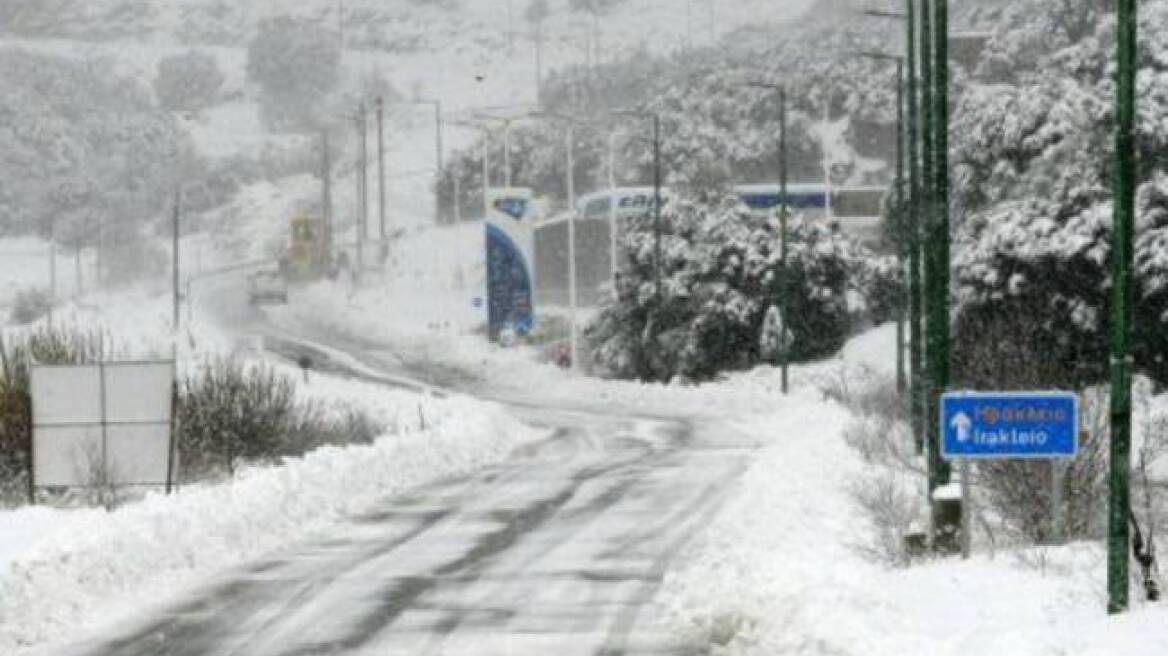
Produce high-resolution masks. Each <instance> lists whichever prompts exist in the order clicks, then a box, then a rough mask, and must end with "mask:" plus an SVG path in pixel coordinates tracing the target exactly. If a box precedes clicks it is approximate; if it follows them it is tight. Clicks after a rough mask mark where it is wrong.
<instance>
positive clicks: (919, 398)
mask: <svg viewBox="0 0 1168 656" xmlns="http://www.w3.org/2000/svg"><path fill="white" fill-rule="evenodd" d="M906 4H907V9H906V12H905V13H906V22H907V30H906V31H907V33H908V44H907V47H908V49H907V52H906V53H905V54H906V55H907V56H908V81H907V90H908V184H909V194H908V201H909V207H908V213H909V231H910V234H909V239H908V247H909V257H908V269H909V271H908V279H909V282H908V293H909V329H908V343H909V369H910V371H911V373H912V378H911V384H912V389H911V390H910V393H909V396H910V404H911V407H912V410H911V412H910V415H911V417H912V428H913V438H914V439H915V440H916V447H917V453H924V451H925V435H924V432H923V429H924V420H923V418H922V414H921V408H922V407H923V404H924V389H925V387H924V377H923V371H922V368H921V359H922V358H921V355H922V353H923V351H924V349H922V348H921V344H922V343H921V310H922V308H921V169H920V166H921V151H920V136H921V134H920V131H919V130H920V105H919V104H917V103H918V102H919V101H920V99H919V97H918V96H917V55H916V52H917V45H916V40H917V35H916V21H917V17H916V1H915V0H906Z"/></svg>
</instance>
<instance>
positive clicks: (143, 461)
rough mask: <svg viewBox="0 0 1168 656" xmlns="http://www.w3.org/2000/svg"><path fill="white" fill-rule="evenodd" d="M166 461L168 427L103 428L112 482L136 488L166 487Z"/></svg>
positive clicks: (143, 425) (146, 425)
mask: <svg viewBox="0 0 1168 656" xmlns="http://www.w3.org/2000/svg"><path fill="white" fill-rule="evenodd" d="M169 458H170V424H127V425H121V426H118V425H110V426H108V427H107V428H106V463H107V465H106V466H107V469H108V471H109V473H110V475H111V477H112V478H113V479H114V480H117V481H123V482H126V483H135V484H138V485H166V474H167V469H168V467H167V461H168V460H169Z"/></svg>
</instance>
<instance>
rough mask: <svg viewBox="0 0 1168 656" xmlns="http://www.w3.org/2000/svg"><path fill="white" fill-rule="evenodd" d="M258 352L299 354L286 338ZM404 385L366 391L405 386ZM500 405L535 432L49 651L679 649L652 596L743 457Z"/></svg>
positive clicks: (276, 654) (288, 653) (346, 368)
mask: <svg viewBox="0 0 1168 656" xmlns="http://www.w3.org/2000/svg"><path fill="white" fill-rule="evenodd" d="M266 330H268V331H269V332H270V331H271V330H272V327H271V326H267V327H266ZM270 336H275V335H270ZM313 337H314V338H317V339H319V337H320V336H319V335H317V336H313ZM338 343H342V344H343V340H338ZM273 344H276V347H277V349H282V350H289V349H291V350H293V351H294V350H295V349H297V348H312V347H311V346H310V345H306V344H307V342H305V341H304V339H303V336H302V335H285V336H284V339H283V341H281V340H280V339H276V340H274V341H273ZM297 345H299V346H297ZM329 348H330V349H336V348H338V347H337V346H336V345H335V344H330V345H329ZM340 348H346V347H345V346H341V347H340ZM347 348H349V349H353V348H354V347H353V346H352V345H351V344H350V345H349V346H348V347H347ZM382 348H383V349H384V348H385V347H384V346H383V347H382ZM333 352H334V353H335V350H334V351H333ZM346 353H349V354H350V355H351V357H352V358H353V359H354V360H358V361H360V362H361V363H362V365H363V366H362V367H360V369H359V370H358V369H356V368H353V367H352V366H351V365H350V364H347V363H345V362H338V361H336V359H335V358H329V356H328V353H327V352H323V351H320V350H317V351H315V352H314V356H315V357H316V358H317V361H318V363H319V364H320V365H321V366H322V368H327V369H329V370H330V371H332V372H333V373H337V374H347V375H353V376H355V377H361V378H365V379H366V380H375V381H376V379H377V377H378V375H379V374H378V373H377V372H380V371H382V370H384V369H387V368H388V366H387V365H386V364H385V363H384V360H383V359H379V358H373V357H370V356H368V354H364V353H362V352H360V351H356V350H349V351H346ZM287 355H290V353H288V354H287ZM321 359H325V360H329V361H328V362H320V360H321ZM416 373H417V372H402V371H392V370H386V371H384V377H385V379H384V380H382V381H376V382H382V383H384V384H387V385H398V384H403V381H405V383H404V384H407V385H408V384H409V383H408V380H409V376H410V375H411V374H416ZM421 384H426V381H423V382H422V383H421ZM512 411H513V412H515V413H516V414H517V415H519V416H520V417H521V418H523V419H524V420H525V421H527V422H530V423H533V424H538V425H541V426H546V427H549V428H551V429H552V436H551V437H550V438H549V439H546V440H544V441H542V442H539V443H536V444H534V445H531V446H528V447H525V448H524V449H522V450H521V451H520V452H519V453H516V457H514V458H513V459H511V460H510V461H509V462H507V463H504V464H501V465H498V466H495V467H491V468H489V469H487V470H485V471H482V472H479V473H477V474H475V475H472V476H467V477H463V478H458V479H453V480H445V481H442V482H439V483H437V484H433V485H430V486H427V487H423V488H420V489H417V490H414V491H413V492H412V493H410V494H409V495H408V496H404V497H394V498H387V499H385V500H384V502H383V503H382V504H380V505H379V506H378V507H377V508H375V509H373V510H371V511H370V512H368V513H367V514H365V515H363V516H358V517H353V518H351V520H350V521H348V522H347V523H346V524H345V525H343V526H341V527H339V528H338V529H337V530H336V531H335V532H334V533H333V534H332V535H331V536H330V537H329V538H328V539H323V540H314V541H310V542H306V543H304V544H299V545H290V546H289V547H288V548H287V549H286V550H284V551H282V552H281V553H279V554H276V555H273V556H271V557H270V558H268V559H266V560H263V561H262V562H256V563H252V564H251V565H249V566H247V567H245V568H241V569H239V570H236V571H232V572H228V573H226V574H224V575H222V576H221V577H219V578H218V579H217V580H216V581H215V582H213V583H210V584H207V585H206V586H204V587H202V588H200V589H197V590H193V591H191V592H189V593H187V594H186V595H185V596H183V597H181V598H176V599H174V600H172V601H171V602H168V603H167V604H166V605H165V606H163V607H162V608H161V610H157V611H155V612H154V614H153V615H151V616H148V617H144V618H141V619H138V620H135V621H132V622H129V623H123V624H122V625H121V626H120V627H119V628H118V629H116V630H113V631H111V632H109V633H107V634H103V635H102V636H101V637H100V638H98V639H90V640H87V641H86V644H84V645H79V646H75V647H73V648H71V649H68V650H65V651H63V652H61V653H62V656H310V655H325V654H328V655H334V654H343V655H350V654H352V655H366V654H367V655H370V656H372V655H374V654H376V655H379V656H385V655H397V654H401V655H409V656H419V655H450V656H455V655H467V656H470V655H474V656H495V655H498V656H511V655H516V656H518V655H526V654H533V655H534V654H539V655H547V654H555V655H556V656H570V655H575V654H580V655H616V654H688V653H696V652H697V646H690V645H686V644H685V643H684V642H683V641H682V640H681V638H680V637H679V636H677V635H675V634H673V633H671V632H670V630H669V629H668V628H667V627H666V625H665V624H664V623H663V622H662V619H661V617H660V615H659V611H658V609H657V606H655V605H654V604H653V603H652V602H653V600H654V597H655V595H656V593H657V590H658V588H659V586H660V583H661V581H662V577H663V575H664V572H665V570H666V568H667V566H668V564H669V563H670V561H671V559H672V558H673V557H674V556H675V555H676V554H677V552H678V550H679V549H680V548H681V547H682V546H683V545H684V543H685V542H686V541H687V540H688V539H689V538H690V537H691V536H692V535H693V534H694V532H695V531H696V530H697V529H698V528H699V527H701V526H703V525H704V524H705V523H706V522H707V521H708V519H709V517H710V515H711V514H712V513H713V512H714V511H716V509H717V507H718V505H719V503H720V500H721V496H722V494H723V492H724V491H725V490H726V488H727V487H728V485H729V483H730V482H732V481H733V480H734V479H735V478H736V477H737V476H738V475H739V474H740V473H741V471H742V469H743V468H744V465H745V463H746V459H747V457H748V456H749V454H750V452H751V450H752V446H751V445H750V444H748V443H746V442H745V441H743V440H734V439H727V438H725V437H720V436H719V435H718V432H719V431H717V430H710V429H708V427H704V426H701V425H697V424H695V423H693V422H691V421H687V420H682V419H664V418H646V417H631V416H609V415H606V414H604V413H601V412H597V411H591V412H590V411H581V410H579V409H571V408H568V409H566V408H556V407H533V406H530V405H521V404H517V405H514V406H512Z"/></svg>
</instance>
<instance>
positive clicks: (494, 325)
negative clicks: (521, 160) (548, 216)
mask: <svg viewBox="0 0 1168 656" xmlns="http://www.w3.org/2000/svg"><path fill="white" fill-rule="evenodd" d="M487 208H488V212H487V217H486V247H487V258H486V259H487V327H488V334H489V336H490V338H491V339H492V340H495V339H498V338H499V334H500V333H501V332H503V331H504V330H511V331H514V332H515V334H517V335H526V334H527V333H529V332H531V329H532V328H534V327H535V296H534V294H535V277H534V269H533V266H532V265H533V262H534V258H533V255H534V250H535V236H534V226H533V225H532V221H531V190H530V189H491V190H488V192H487Z"/></svg>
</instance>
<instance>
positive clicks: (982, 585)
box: [281, 228, 1168, 656]
mask: <svg viewBox="0 0 1168 656" xmlns="http://www.w3.org/2000/svg"><path fill="white" fill-rule="evenodd" d="M463 230H464V232H465V231H468V229H465V228H464V229H463ZM429 239H432V240H439V239H442V238H441V237H435V236H430V237H429ZM445 239H446V240H447V242H448V243H449V244H451V245H453V244H455V243H459V242H468V241H469V240H470V237H469V236H468V235H466V234H463V235H461V236H460V235H455V234H454V233H450V234H448V235H447V236H446V237H445ZM446 279H447V278H446V276H432V277H428V278H426V280H427V281H428V283H427V284H425V285H422V284H420V283H419V282H418V281H415V282H414V283H409V284H404V285H395V284H393V283H392V282H390V281H383V280H381V279H380V278H373V279H367V280H366V283H365V286H364V287H363V288H361V289H357V290H353V289H350V288H346V287H345V283H341V286H340V287H337V286H336V285H332V284H329V285H320V286H318V287H316V288H314V289H310V290H307V291H306V292H305V293H304V295H303V296H302V297H301V298H300V299H299V301H300V302H299V303H298V304H295V305H293V306H292V307H291V308H289V310H288V312H287V313H286V314H285V315H283V316H282V318H281V320H283V321H287V322H289V323H290V324H291V325H317V326H325V327H327V328H328V329H330V330H335V331H340V332H342V333H349V334H354V335H361V336H364V337H366V338H372V339H375V340H389V341H394V342H397V343H409V344H411V345H412V346H411V350H412V351H413V352H414V353H415V354H416V355H417V357H419V358H420V359H423V360H428V361H430V362H436V363H444V364H447V365H453V366H455V367H457V368H461V369H462V370H463V371H464V372H466V373H467V374H468V375H470V376H471V377H472V378H475V379H477V383H478V384H479V385H480V387H478V388H477V389H480V390H483V391H485V392H486V393H488V394H489V393H496V394H499V395H501V396H503V397H508V396H513V397H522V398H527V399H533V400H537V401H541V402H547V403H572V402H579V401H580V400H581V399H583V400H586V402H587V403H589V404H593V405H597V404H599V405H602V406H604V405H607V406H608V407H612V408H625V409H630V408H631V409H639V410H644V411H647V412H667V413H672V414H682V415H689V416H701V417H704V418H706V419H707V420H708V419H711V418H713V419H714V420H715V421H730V422H731V425H730V427H731V428H732V429H734V430H736V431H738V432H741V433H743V434H746V435H749V436H751V437H752V438H755V439H758V440H759V441H760V442H761V444H762V445H763V446H762V447H761V449H760V452H759V454H758V456H757V457H756V458H754V460H753V464H752V466H751V468H750V469H749V471H748V472H747V473H746V475H745V476H744V477H743V478H742V479H741V481H740V482H738V483H737V484H736V485H735V486H734V489H733V491H732V492H731V496H730V501H729V502H728V504H727V506H726V507H725V508H724V509H723V511H722V512H721V513H720V514H719V515H718V517H717V518H716V519H715V521H714V522H713V523H712V524H710V525H709V526H707V527H705V529H703V530H702V531H701V532H700V534H699V536H698V537H697V538H696V540H695V541H694V542H693V543H692V544H691V546H690V547H689V548H688V549H687V550H686V551H685V552H684V553H683V555H682V556H681V557H680V558H679V559H678V561H677V562H675V563H674V566H673V568H672V571H671V572H670V574H669V575H668V577H667V580H666V583H665V586H664V589H663V592H662V594H661V595H660V597H659V599H658V600H659V602H660V603H662V604H663V605H665V606H666V608H667V609H668V612H669V613H670V614H671V616H672V618H673V620H674V624H675V626H676V627H677V630H679V631H681V632H684V633H687V634H690V635H691V636H695V637H697V638H698V639H701V640H705V641H708V642H710V643H724V642H729V643H730V644H729V647H728V648H727V650H726V652H725V653H728V654H759V655H762V654H768V655H769V654H779V653H782V654H787V653H790V654H809V655H810V654H816V655H818V654H856V655H857V656H861V655H862V656H883V655H884V654H889V655H892V654H898V655H899V654H924V653H939V654H952V655H954V656H957V655H961V656H966V655H968V656H975V655H983V654H987V653H1001V654H1011V655H1014V654H1020V655H1028V654H1044V655H1045V654H1099V655H1104V654H1108V655H1110V654H1114V655H1116V656H1120V655H1124V656H1126V655H1129V654H1133V655H1139V654H1152V653H1160V651H1161V650H1162V647H1163V645H1164V644H1168V628H1165V626H1164V622H1163V620H1164V617H1165V615H1164V611H1163V610H1162V609H1160V608H1156V607H1148V608H1141V609H1139V610H1137V611H1136V612H1134V613H1132V614H1131V615H1129V616H1126V617H1123V618H1117V619H1108V618H1107V617H1106V616H1105V615H1104V604H1105V594H1104V572H1105V559H1104V553H1103V549H1102V545H1101V544H1098V543H1075V544H1071V545H1068V546H1065V547H1005V548H999V549H998V550H997V552H996V553H990V552H982V553H978V554H975V556H974V558H972V559H971V560H970V561H968V562H961V561H959V560H945V561H935V562H930V563H925V564H921V565H917V566H914V567H911V568H908V569H888V568H887V567H885V566H884V565H882V564H877V563H875V562H872V561H871V560H868V559H866V558H865V556H864V555H862V553H861V549H860V546H861V545H862V544H865V543H867V542H869V541H870V538H871V536H869V535H866V534H865V531H866V530H867V528H865V527H866V526H867V520H866V518H865V517H864V516H862V515H861V514H860V512H859V511H858V509H857V508H856V506H855V505H854V503H853V502H852V501H851V500H850V498H849V496H848V487H849V485H851V484H852V483H853V482H854V481H855V480H857V479H858V478H860V475H861V467H862V464H861V461H860V460H859V458H858V456H857V455H856V454H855V452H853V451H852V450H850V449H849V447H847V446H846V444H845V443H844V441H843V436H842V433H843V429H844V427H845V426H846V425H847V424H848V422H849V421H850V420H852V419H853V417H852V416H851V415H850V414H849V412H848V411H847V410H846V409H845V408H843V407H842V406H839V405H836V404H834V403H832V402H829V401H826V400H825V399H824V396H823V394H822V392H821V388H823V387H829V386H830V387H834V388H836V389H839V388H840V386H841V385H842V386H844V387H850V388H851V389H853V390H857V389H859V388H861V387H863V386H865V385H872V384H890V382H891V380H892V379H893V378H892V377H893V374H894V372H895V359H894V353H895V339H896V331H895V326H894V325H885V326H881V327H879V328H876V329H873V330H870V331H868V332H865V333H863V334H861V335H859V336H857V337H855V338H854V339H852V340H851V341H849V343H848V344H847V345H846V346H845V348H844V349H843V350H842V351H841V353H840V354H839V355H838V356H836V357H835V358H831V359H828V360H824V361H822V362H816V363H811V364H806V365H798V366H795V367H793V370H792V385H793V389H794V391H793V394H792V395H791V396H790V397H789V398H783V397H782V396H781V395H780V394H779V384H778V377H779V374H778V370H777V369H775V368H772V367H759V368H756V369H754V370H751V371H747V372H741V373H736V374H732V375H729V376H726V377H724V378H723V379H722V380H720V381H717V382H714V383H709V384H704V385H699V386H693V387H689V386H685V387H683V386H663V385H642V384H639V383H633V382H623V381H601V380H597V379H595V378H589V377H586V376H584V375H582V374H576V373H573V372H569V371H563V370H559V369H556V368H555V367H553V366H552V365H550V364H547V363H546V362H543V361H542V360H543V359H544V358H543V357H542V353H541V351H540V349H537V348H534V347H514V348H509V349H508V348H502V347H498V346H495V345H489V344H487V343H486V341H485V339H484V338H483V337H482V336H481V335H477V334H474V332H475V329H476V327H478V326H480V325H481V323H482V321H483V316H482V314H481V310H476V309H475V308H474V307H473V306H472V305H471V304H470V303H469V297H470V296H472V295H473V294H475V293H477V292H476V291H474V290H473V289H465V288H458V287H457V286H455V285H450V284H445V282H444V281H445V280H446ZM450 308H459V310H458V311H457V312H454V311H452V310H450ZM430 317H446V318H447V319H449V323H439V324H435V323H434V322H433V321H432V319H431V318H430ZM874 381H878V382H875V383H874ZM1161 400H1162V399H1161ZM922 494H923V492H922ZM716 653H722V652H716Z"/></svg>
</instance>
